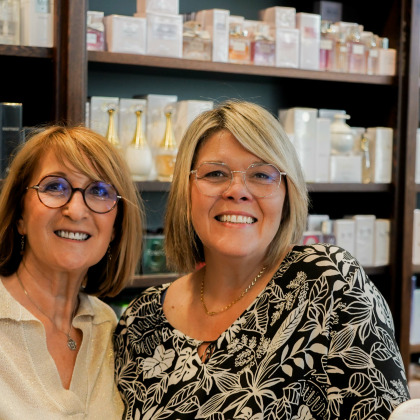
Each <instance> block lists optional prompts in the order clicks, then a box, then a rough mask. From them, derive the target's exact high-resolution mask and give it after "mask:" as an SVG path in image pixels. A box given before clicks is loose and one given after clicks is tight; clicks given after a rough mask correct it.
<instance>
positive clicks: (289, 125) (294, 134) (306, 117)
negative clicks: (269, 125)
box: [279, 107, 318, 182]
mask: <svg viewBox="0 0 420 420" xmlns="http://www.w3.org/2000/svg"><path fill="white" fill-rule="evenodd" d="M317 112H318V110H317V109H316V108H298V107H296V108H289V109H284V110H280V111H279V120H280V122H281V124H282V125H283V128H284V130H285V131H286V133H287V134H288V135H289V137H290V139H291V140H292V143H293V144H294V146H295V149H296V153H297V155H298V157H299V160H300V163H301V165H302V169H303V173H304V175H305V180H306V181H307V182H315V176H316V163H315V159H314V156H315V154H316V117H317Z"/></svg>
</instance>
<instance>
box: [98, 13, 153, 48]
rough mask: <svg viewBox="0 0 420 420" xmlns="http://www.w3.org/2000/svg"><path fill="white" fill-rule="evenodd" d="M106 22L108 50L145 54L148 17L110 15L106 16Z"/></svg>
mask: <svg viewBox="0 0 420 420" xmlns="http://www.w3.org/2000/svg"><path fill="white" fill-rule="evenodd" d="M104 23H105V36H106V49H107V50H108V51H111V52H119V53H129V54H145V52H146V18H141V17H133V16H121V15H109V16H105V18H104Z"/></svg>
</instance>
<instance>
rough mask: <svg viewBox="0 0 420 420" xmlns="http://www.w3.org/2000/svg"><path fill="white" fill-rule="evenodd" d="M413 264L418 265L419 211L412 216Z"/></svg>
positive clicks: (419, 240)
mask: <svg viewBox="0 0 420 420" xmlns="http://www.w3.org/2000/svg"><path fill="white" fill-rule="evenodd" d="M413 264H416V265H420V209H414V214H413Z"/></svg>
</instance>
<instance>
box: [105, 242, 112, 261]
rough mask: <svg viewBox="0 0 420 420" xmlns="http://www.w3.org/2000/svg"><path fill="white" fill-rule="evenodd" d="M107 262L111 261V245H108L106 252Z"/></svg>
mask: <svg viewBox="0 0 420 420" xmlns="http://www.w3.org/2000/svg"><path fill="white" fill-rule="evenodd" d="M106 254H107V258H108V261H111V260H112V252H111V245H108V250H107V251H106Z"/></svg>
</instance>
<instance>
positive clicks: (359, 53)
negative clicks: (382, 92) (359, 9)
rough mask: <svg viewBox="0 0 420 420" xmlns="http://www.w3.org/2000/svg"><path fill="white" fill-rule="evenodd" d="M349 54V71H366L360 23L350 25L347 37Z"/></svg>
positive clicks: (361, 72) (362, 72)
mask: <svg viewBox="0 0 420 420" xmlns="http://www.w3.org/2000/svg"><path fill="white" fill-rule="evenodd" d="M347 44H348V54H349V73H359V74H364V73H365V72H366V54H365V44H364V43H363V42H362V39H361V28H360V25H357V24H355V25H353V26H351V27H350V31H349V36H348V38H347Z"/></svg>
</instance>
